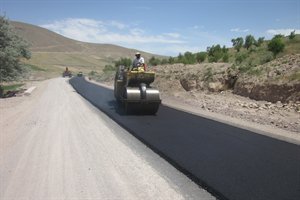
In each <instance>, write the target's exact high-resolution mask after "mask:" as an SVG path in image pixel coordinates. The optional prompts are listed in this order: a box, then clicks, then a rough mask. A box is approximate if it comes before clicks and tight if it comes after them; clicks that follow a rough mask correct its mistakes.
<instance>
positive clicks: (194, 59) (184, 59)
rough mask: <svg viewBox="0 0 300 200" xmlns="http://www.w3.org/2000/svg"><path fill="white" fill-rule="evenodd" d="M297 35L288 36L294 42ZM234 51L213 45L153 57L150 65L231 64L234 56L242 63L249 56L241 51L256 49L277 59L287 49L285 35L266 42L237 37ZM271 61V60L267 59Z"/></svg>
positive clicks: (233, 41) (252, 37) (293, 32)
mask: <svg viewBox="0 0 300 200" xmlns="http://www.w3.org/2000/svg"><path fill="white" fill-rule="evenodd" d="M295 36H296V34H295V31H292V32H291V33H290V35H289V36H288V39H289V40H293V39H294V38H295ZM231 42H232V46H233V49H234V50H235V51H236V52H232V53H231V54H230V52H229V50H230V48H227V47H226V46H222V47H221V45H219V44H217V45H212V46H211V47H207V49H206V51H203V52H198V53H192V52H188V51H187V52H185V53H184V54H182V53H179V55H178V56H177V57H169V58H168V59H167V58H163V59H159V58H156V57H154V56H153V57H151V58H150V59H149V61H148V63H149V65H151V66H156V65H164V64H174V63H182V64H196V63H202V62H209V63H212V62H229V58H230V56H232V57H233V58H232V60H231V61H233V62H236V63H241V62H242V61H243V60H244V59H245V58H246V57H247V55H246V54H245V53H244V54H241V53H240V52H241V50H245V51H246V52H248V53H251V52H253V51H255V48H264V49H265V50H267V51H269V52H271V53H272V54H273V56H274V57H273V58H275V57H276V56H277V55H278V54H279V53H280V52H282V51H283V50H284V48H285V42H284V36H283V35H280V34H279V35H275V36H274V37H273V38H272V39H271V40H270V41H265V38H264V37H259V38H258V39H255V37H254V36H253V35H247V36H246V37H245V38H243V37H237V38H233V39H232V40H231ZM263 44H266V46H265V47H262V46H263ZM266 61H269V59H266Z"/></svg>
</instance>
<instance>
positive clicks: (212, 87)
mask: <svg viewBox="0 0 300 200" xmlns="http://www.w3.org/2000/svg"><path fill="white" fill-rule="evenodd" d="M208 90H209V91H211V92H220V91H221V90H223V84H222V83H220V82H210V83H208Z"/></svg>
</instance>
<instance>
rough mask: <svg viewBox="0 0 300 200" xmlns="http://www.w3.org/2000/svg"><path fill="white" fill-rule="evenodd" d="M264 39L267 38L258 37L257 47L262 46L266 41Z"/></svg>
mask: <svg viewBox="0 0 300 200" xmlns="http://www.w3.org/2000/svg"><path fill="white" fill-rule="evenodd" d="M264 40H265V38H264V37H259V38H258V39H257V42H256V46H257V47H260V46H261V45H262V44H263V43H264Z"/></svg>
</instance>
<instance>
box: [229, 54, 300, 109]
mask: <svg viewBox="0 0 300 200" xmlns="http://www.w3.org/2000/svg"><path fill="white" fill-rule="evenodd" d="M255 70H256V74H254V75H251V74H250V75H249V74H242V75H241V76H240V77H239V78H238V79H237V82H236V84H235V85H234V90H233V92H234V93H235V94H239V95H242V96H246V97H250V98H251V99H255V100H265V101H270V102H272V103H276V102H277V101H280V102H282V103H288V102H297V101H300V54H296V55H287V56H284V57H282V58H279V59H275V60H273V61H271V62H269V63H266V64H264V65H261V66H258V67H256V69H255Z"/></svg>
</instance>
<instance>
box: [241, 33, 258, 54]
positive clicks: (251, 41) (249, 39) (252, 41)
mask: <svg viewBox="0 0 300 200" xmlns="http://www.w3.org/2000/svg"><path fill="white" fill-rule="evenodd" d="M255 43H256V40H255V38H254V37H253V36H252V35H247V36H246V38H245V44H244V47H245V48H246V49H247V50H248V49H249V48H250V47H251V46H252V45H254V44H255Z"/></svg>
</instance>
